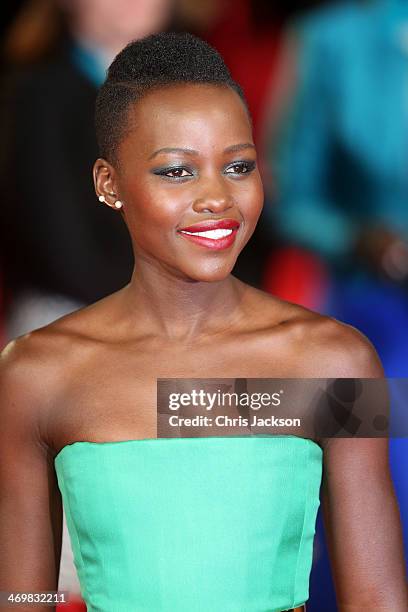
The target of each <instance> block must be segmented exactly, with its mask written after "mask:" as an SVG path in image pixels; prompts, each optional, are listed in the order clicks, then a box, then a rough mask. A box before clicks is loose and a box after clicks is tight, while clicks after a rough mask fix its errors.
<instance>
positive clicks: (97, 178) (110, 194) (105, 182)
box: [93, 157, 120, 209]
mask: <svg viewBox="0 0 408 612" xmlns="http://www.w3.org/2000/svg"><path fill="white" fill-rule="evenodd" d="M93 180H94V185H95V192H96V195H97V197H98V198H100V196H103V197H104V200H102V201H104V202H105V204H107V205H108V206H110V207H111V208H116V209H117V208H120V206H115V203H117V202H118V201H119V194H118V193H117V188H116V184H117V179H116V172H115V169H114V167H113V166H112V165H111V164H110V163H109V162H108V161H106V159H103V158H102V157H98V159H97V160H96V162H95V163H94V166H93Z"/></svg>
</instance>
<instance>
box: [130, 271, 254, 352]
mask: <svg viewBox="0 0 408 612" xmlns="http://www.w3.org/2000/svg"><path fill="white" fill-rule="evenodd" d="M244 292H245V285H244V284H243V283H241V281H239V280H238V279H236V278H235V277H233V276H232V275H229V276H228V277H227V278H225V279H223V280H221V281H214V282H202V281H191V280H188V279H181V278H176V277H175V276H171V275H170V274H168V273H166V272H164V271H163V270H161V269H157V268H154V267H150V266H149V265H147V266H146V262H144V265H139V266H136V267H135V269H134V271H133V275H132V279H131V281H130V283H129V284H128V285H127V286H126V287H125V289H124V296H125V302H126V310H127V315H129V314H130V316H131V317H135V323H136V322H137V326H138V327H139V328H140V329H142V330H144V331H147V330H148V331H149V332H150V333H153V334H154V335H158V336H161V337H164V338H165V339H166V340H170V341H175V340H178V341H183V342H187V343H188V342H191V341H192V340H193V339H198V338H205V337H206V336H210V335H212V334H214V333H217V332H218V331H223V330H225V329H226V328H227V323H228V326H230V325H231V323H232V322H234V321H236V320H238V319H240V316H241V315H242V308H240V306H242V300H243V294H244ZM128 309H130V312H129V310H128Z"/></svg>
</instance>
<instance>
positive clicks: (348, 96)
mask: <svg viewBox="0 0 408 612" xmlns="http://www.w3.org/2000/svg"><path fill="white" fill-rule="evenodd" d="M288 40H289V43H288V47H287V49H288V54H287V55H288V57H291V58H293V57H296V63H297V83H296V90H295V92H294V93H295V96H294V103H293V104H291V105H290V106H291V112H290V113H289V116H288V115H286V118H289V121H287V122H286V123H285V124H284V130H282V134H281V141H280V143H278V145H277V143H276V140H275V139H271V142H270V143H269V144H268V155H269V163H270V165H271V167H272V168H273V169H274V170H275V177H276V183H277V189H278V193H277V197H276V200H275V203H274V206H270V207H269V210H266V215H267V217H268V219H269V222H268V224H269V226H273V231H276V228H278V230H279V232H280V236H281V239H282V242H284V243H285V244H287V245H289V246H290V247H292V249H291V250H289V251H287V250H286V251H283V255H282V257H280V259H279V260H278V261H279V265H275V269H274V271H275V274H276V282H275V286H276V285H277V284H279V279H278V275H279V274H280V275H282V274H283V275H286V276H291V282H292V284H293V285H295V284H296V283H297V284H302V283H304V278H302V272H303V269H304V268H301V265H302V261H304V259H306V260H308V261H314V270H315V272H316V274H313V271H312V273H311V274H310V276H309V278H308V282H309V284H313V283H315V284H316V279H317V281H319V275H320V278H323V279H324V282H323V284H322V286H321V291H320V293H319V299H320V303H319V304H316V303H315V302H314V303H312V304H309V306H310V307H313V308H318V309H319V310H320V311H321V312H324V313H326V314H330V315H332V316H334V317H336V318H338V319H340V320H342V321H345V322H346V323H349V324H351V325H354V326H355V327H357V328H358V329H360V330H361V331H362V332H363V333H364V334H366V335H367V336H368V337H369V338H370V339H371V341H372V342H373V344H374V345H375V347H376V349H377V350H378V352H379V354H380V357H381V359H382V361H383V363H384V367H385V371H386V374H387V375H388V376H395V377H397V376H399V377H405V376H407V370H408V3H407V2H406V0H373V1H371V2H370V1H367V2H358V1H355V2H351V1H350V2H345V1H343V2H338V3H336V4H335V5H333V6H328V7H327V8H323V9H320V10H318V11H312V12H310V13H309V14H308V15H307V16H306V17H305V18H304V19H301V20H299V21H298V22H297V23H296V24H295V25H294V27H293V28H292V29H291V32H290V34H289V36H288ZM292 94H293V92H292ZM284 112H285V111H284ZM272 187H273V189H274V187H275V185H273V186H272ZM299 248H300V249H304V250H303V252H302V255H301V256H299ZM291 253H292V254H293V253H295V254H296V257H297V258H296V257H295V259H293V257H292V261H296V262H297V263H298V264H299V265H298V267H296V266H293V265H292V266H291V265H290V261H291ZM288 262H289V263H288ZM312 268H313V265H312V266H311V269H312ZM322 269H323V271H324V270H326V271H327V273H326V275H325V274H324V273H323V274H322V273H321V271H322ZM288 270H290V271H291V274H287V272H288ZM281 297H284V298H286V299H290V297H289V296H288V295H282V296H281ZM306 305H308V304H307V303H306ZM407 442H408V441H407V440H402V439H400V440H398V439H394V440H392V441H391V444H390V450H391V456H390V459H391V467H392V473H393V478H394V482H395V486H396V490H397V495H398V500H399V504H400V508H401V513H402V518H403V523H404V530H405V544H406V549H407V550H408V486H407V476H406V474H407V473H408V458H407V452H408V444H407ZM312 590H313V589H312Z"/></svg>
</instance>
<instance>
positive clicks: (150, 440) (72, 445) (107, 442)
mask: <svg viewBox="0 0 408 612" xmlns="http://www.w3.org/2000/svg"><path fill="white" fill-rule="evenodd" d="M247 438H248V439H250V440H251V439H257V438H271V439H272V438H279V439H281V438H291V439H292V438H294V439H299V440H302V441H303V442H309V443H311V444H313V445H314V446H317V448H318V449H319V450H320V451H321V452H322V453H323V449H322V447H321V446H320V445H319V444H318V443H317V442H315V441H314V440H311V439H310V438H303V437H302V436H295V435H268V434H255V435H253V436H198V437H185V438H132V439H128V440H105V441H102V442H96V441H91V440H76V441H75V442H70V443H69V444H65V445H64V446H63V447H62V448H61V449H60V450H59V451H58V453H57V454H56V455H55V457H54V463H55V462H56V461H57V460H58V459H59V458H60V457H61V456H62V455H65V454H66V453H67V452H68V451H69V450H70V449H74V448H76V447H77V446H80V445H85V446H86V445H89V446H92V447H94V446H96V447H98V446H101V447H102V446H103V447H106V446H112V447H115V446H118V447H119V446H120V445H123V444H135V443H139V444H152V443H156V444H157V443H159V442H160V443H172V442H173V441H174V440H178V441H180V440H183V441H185V442H187V441H197V440H213V439H215V440H237V439H240V440H241V439H247Z"/></svg>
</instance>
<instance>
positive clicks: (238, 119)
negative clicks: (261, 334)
mask: <svg viewBox="0 0 408 612" xmlns="http://www.w3.org/2000/svg"><path fill="white" fill-rule="evenodd" d="M128 122H129V124H128V127H129V129H128V131H127V135H126V136H125V137H124V138H123V140H122V142H121V143H120V145H119V149H118V164H117V166H116V168H113V167H112V166H111V165H110V164H108V163H107V162H105V161H104V160H98V161H97V162H96V164H95V175H96V189H97V193H98V194H103V195H105V197H106V198H107V200H108V201H112V196H109V193H111V192H113V193H115V194H116V197H115V198H113V200H115V199H116V198H118V199H119V200H121V201H122V202H123V208H122V210H123V214H124V218H125V221H126V224H127V226H128V229H129V232H130V234H131V238H132V242H133V248H134V252H135V259H136V262H137V263H140V264H142V262H143V261H148V262H150V263H151V264H153V265H154V266H160V267H161V268H162V269H164V270H166V271H167V272H168V273H170V274H172V275H176V276H177V277H179V278H184V279H187V280H194V281H217V280H222V279H223V278H225V277H226V276H228V274H229V273H230V272H231V271H232V269H233V267H234V264H235V262H236V259H237V257H238V255H239V253H240V251H241V250H242V249H243V247H244V246H245V244H246V243H247V242H248V240H249V238H250V236H251V235H252V233H253V231H254V229H255V225H256V223H257V220H258V218H259V215H260V213H261V210H262V205H263V189H262V183H261V179H260V175H259V172H258V168H257V164H256V152H255V147H254V144H253V138H252V129H251V124H250V120H249V118H248V115H247V112H246V109H245V107H244V104H243V103H242V101H241V99H240V98H239V96H238V94H237V93H236V92H235V91H233V90H232V89H230V88H229V87H226V86H215V85H208V84H191V85H190V84H181V85H178V84H177V85H174V86H173V85H172V86H168V87H165V88H161V89H157V90H153V91H150V92H149V93H148V94H147V95H146V96H145V97H143V98H142V99H141V100H140V101H138V102H137V103H135V104H134V105H133V106H132V107H131V109H130V110H129V114H128ZM198 231H199V234H197V232H198Z"/></svg>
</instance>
